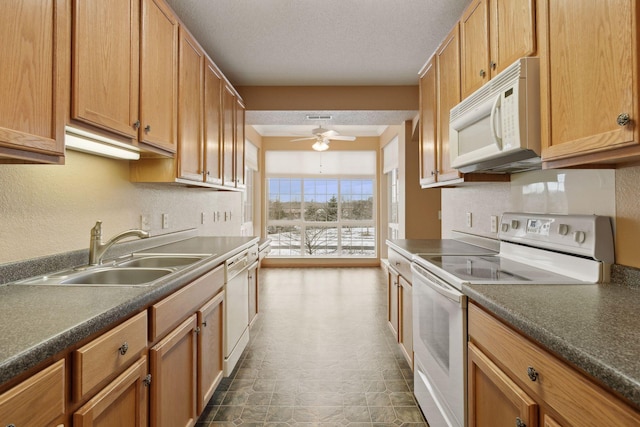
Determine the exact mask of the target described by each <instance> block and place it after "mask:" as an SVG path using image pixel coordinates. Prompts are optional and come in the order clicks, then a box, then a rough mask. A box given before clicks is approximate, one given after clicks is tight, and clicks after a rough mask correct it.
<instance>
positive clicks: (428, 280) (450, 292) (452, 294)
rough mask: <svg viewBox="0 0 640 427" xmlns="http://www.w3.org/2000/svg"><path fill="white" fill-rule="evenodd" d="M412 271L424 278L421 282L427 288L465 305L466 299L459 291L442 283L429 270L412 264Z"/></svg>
mask: <svg viewBox="0 0 640 427" xmlns="http://www.w3.org/2000/svg"><path fill="white" fill-rule="evenodd" d="M411 270H412V271H413V273H414V274H417V275H418V276H422V277H421V278H422V279H423V280H421V282H422V283H424V284H426V285H427V286H429V287H430V288H431V289H433V290H434V291H436V292H437V293H439V294H440V295H442V296H443V297H446V298H448V299H450V300H451V301H455V302H457V303H460V304H461V305H464V302H465V298H464V294H463V293H462V292H459V291H458V290H457V289H454V288H452V287H451V286H449V285H447V284H446V283H444V282H442V281H441V280H440V279H438V278H437V277H436V276H434V275H433V274H431V273H429V272H428V271H427V270H425V269H424V268H422V267H420V266H419V265H416V264H411Z"/></svg>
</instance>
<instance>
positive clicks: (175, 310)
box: [149, 265, 248, 341]
mask: <svg viewBox="0 0 640 427" xmlns="http://www.w3.org/2000/svg"><path fill="white" fill-rule="evenodd" d="M223 286H224V265H221V266H219V267H218V268H216V269H215V270H213V271H211V272H209V273H207V274H205V275H204V276H202V277H200V278H198V279H196V280H194V281H193V282H191V283H189V284H188V285H187V286H185V287H184V288H182V289H180V290H178V291H176V292H174V293H173V294H171V295H170V296H168V297H167V298H165V299H163V300H162V301H160V302H158V303H156V304H154V305H152V306H151V308H150V309H149V313H150V317H151V321H150V334H151V337H150V339H151V341H155V340H157V339H158V338H160V337H161V336H162V335H164V334H166V333H167V332H169V330H170V329H171V328H172V327H174V326H176V325H178V323H180V321H181V320H184V319H185V318H187V316H189V315H191V314H193V313H195V310H196V308H198V307H199V306H201V305H202V304H203V303H204V302H205V301H208V300H209V299H210V298H211V297H213V296H214V295H215V294H217V293H218V292H220V289H222V287H223ZM247 310H248V309H247Z"/></svg>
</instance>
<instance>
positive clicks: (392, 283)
mask: <svg viewBox="0 0 640 427" xmlns="http://www.w3.org/2000/svg"><path fill="white" fill-rule="evenodd" d="M399 277H400V276H399V275H398V272H397V271H395V270H394V269H393V268H391V267H389V270H388V272H387V286H388V293H389V295H388V297H387V298H388V304H389V308H388V319H387V320H388V321H389V327H390V328H391V331H392V332H393V336H394V337H395V338H396V340H397V339H398V319H399V316H398V315H399V312H398V279H399Z"/></svg>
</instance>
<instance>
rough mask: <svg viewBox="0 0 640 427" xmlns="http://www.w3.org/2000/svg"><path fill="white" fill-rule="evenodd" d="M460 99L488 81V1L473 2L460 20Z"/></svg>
mask: <svg viewBox="0 0 640 427" xmlns="http://www.w3.org/2000/svg"><path fill="white" fill-rule="evenodd" d="M460 40H461V43H460V49H461V52H460V53H461V56H460V66H461V84H462V88H461V91H462V98H465V97H467V96H468V95H470V94H472V93H473V92H474V91H475V90H476V89H479V88H480V87H481V86H482V85H483V84H485V83H486V82H488V81H489V76H490V74H491V71H490V70H489V0H476V1H473V2H472V3H471V4H470V5H469V6H468V7H467V9H466V10H465V11H464V14H463V15H462V18H461V19H460Z"/></svg>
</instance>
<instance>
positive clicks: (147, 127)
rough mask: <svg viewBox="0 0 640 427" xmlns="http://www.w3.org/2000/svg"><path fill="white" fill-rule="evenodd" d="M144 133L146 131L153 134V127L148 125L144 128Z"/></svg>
mask: <svg viewBox="0 0 640 427" xmlns="http://www.w3.org/2000/svg"><path fill="white" fill-rule="evenodd" d="M144 131H145V132H147V133H149V132H151V125H147V126H146V127H145V128H144Z"/></svg>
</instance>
